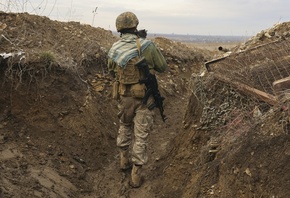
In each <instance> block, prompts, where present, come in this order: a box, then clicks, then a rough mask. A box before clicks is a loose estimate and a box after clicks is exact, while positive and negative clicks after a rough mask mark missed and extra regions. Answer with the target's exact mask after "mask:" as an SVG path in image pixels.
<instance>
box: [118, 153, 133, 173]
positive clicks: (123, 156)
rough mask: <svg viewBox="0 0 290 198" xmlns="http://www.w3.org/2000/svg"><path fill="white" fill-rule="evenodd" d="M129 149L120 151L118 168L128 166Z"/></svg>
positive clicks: (124, 168) (123, 168)
mask: <svg viewBox="0 0 290 198" xmlns="http://www.w3.org/2000/svg"><path fill="white" fill-rule="evenodd" d="M130 166H131V165H130V160H129V149H126V150H121V151H120V168H121V169H122V170H127V169H129V168H130Z"/></svg>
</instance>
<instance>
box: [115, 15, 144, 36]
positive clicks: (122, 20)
mask: <svg viewBox="0 0 290 198" xmlns="http://www.w3.org/2000/svg"><path fill="white" fill-rule="evenodd" d="M138 24H139V20H138V18H137V16H136V15H135V14H134V13H133V12H123V13H122V14H120V15H119V16H118V17H117V19H116V28H117V31H118V32H120V31H121V30H123V29H128V28H134V27H137V26H138Z"/></svg>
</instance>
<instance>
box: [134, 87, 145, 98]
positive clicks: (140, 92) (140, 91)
mask: <svg viewBox="0 0 290 198" xmlns="http://www.w3.org/2000/svg"><path fill="white" fill-rule="evenodd" d="M130 91H131V94H132V96H133V97H134V98H143V97H144V96H145V93H146V88H145V85H144V84H139V83H137V84H133V85H131V88H130Z"/></svg>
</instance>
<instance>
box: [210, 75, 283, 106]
mask: <svg viewBox="0 0 290 198" xmlns="http://www.w3.org/2000/svg"><path fill="white" fill-rule="evenodd" d="M214 76H215V77H216V78H217V79H218V80H220V81H223V82H225V83H227V84H229V85H232V86H234V87H236V88H237V89H238V90H240V91H242V92H244V93H247V94H250V95H252V96H254V97H255V98H258V99H260V100H262V101H264V102H266V103H268V104H271V105H276V104H277V98H276V97H275V96H274V95H272V94H268V93H266V92H263V91H261V90H258V89H256V88H253V87H250V86H248V85H245V84H243V83H239V82H235V81H232V80H231V79H229V78H227V77H225V76H221V75H217V74H215V75H214Z"/></svg>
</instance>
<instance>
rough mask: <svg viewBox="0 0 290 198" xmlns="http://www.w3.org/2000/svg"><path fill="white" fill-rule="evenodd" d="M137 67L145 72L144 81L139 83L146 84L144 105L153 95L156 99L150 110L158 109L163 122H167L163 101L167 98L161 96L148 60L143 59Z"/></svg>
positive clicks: (141, 80)
mask: <svg viewBox="0 0 290 198" xmlns="http://www.w3.org/2000/svg"><path fill="white" fill-rule="evenodd" d="M135 65H136V66H137V67H138V68H139V69H140V70H141V71H142V72H143V74H144V76H145V78H144V79H140V81H139V83H140V84H145V86H146V89H147V91H146V94H145V96H144V98H143V101H142V102H143V104H147V101H148V99H149V97H150V96H151V95H152V96H153V98H154V103H153V104H152V105H150V106H149V107H148V108H149V109H150V110H151V109H153V108H154V107H157V108H158V109H159V112H160V115H161V118H162V120H163V122H165V120H166V119H167V118H166V116H165V115H164V114H163V112H164V109H163V100H164V99H165V98H164V97H162V96H161V95H160V92H159V90H158V83H157V79H156V76H155V75H154V74H152V73H151V72H150V70H149V67H148V64H147V62H146V59H145V58H144V57H142V58H141V59H140V60H139V61H138V62H137V63H135Z"/></svg>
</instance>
